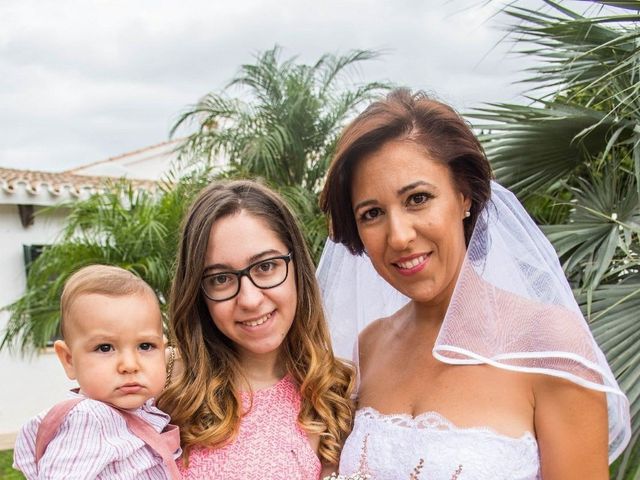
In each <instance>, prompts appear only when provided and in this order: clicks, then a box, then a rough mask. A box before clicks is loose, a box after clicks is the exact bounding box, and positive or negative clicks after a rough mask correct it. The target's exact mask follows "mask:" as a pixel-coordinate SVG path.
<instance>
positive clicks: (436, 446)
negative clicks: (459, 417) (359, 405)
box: [340, 407, 540, 480]
mask: <svg viewBox="0 0 640 480" xmlns="http://www.w3.org/2000/svg"><path fill="white" fill-rule="evenodd" d="M356 472H360V473H365V474H369V475H370V478H371V480H404V479H406V480H465V479H473V480H500V479H505V480H506V479H509V480H539V479H540V473H539V472H540V461H539V455H538V444H537V443H536V439H535V438H534V436H533V435H532V434H531V433H529V432H527V433H525V434H523V435H522V436H521V437H519V438H514V437H509V436H506V435H502V434H499V433H496V432H495V431H493V430H491V429H489V428H482V427H480V428H458V427H456V426H455V425H453V424H452V423H451V422H450V421H448V420H447V419H446V418H444V417H443V416H442V415H440V414H438V413H436V412H426V413H423V414H421V415H419V416H417V417H415V418H414V417H411V416H410V415H402V414H399V415H385V414H381V413H379V412H378V411H376V410H374V409H373V408H370V407H367V408H363V409H361V410H358V412H357V413H356V418H355V424H354V428H353V431H352V432H351V435H350V436H349V438H348V439H347V441H346V443H345V446H344V449H343V450H342V456H341V459H340V474H341V475H353V474H354V473H356Z"/></svg>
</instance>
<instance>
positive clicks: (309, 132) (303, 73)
mask: <svg viewBox="0 0 640 480" xmlns="http://www.w3.org/2000/svg"><path fill="white" fill-rule="evenodd" d="M281 53H282V51H281V49H280V48H279V47H277V46H276V47H274V48H272V49H270V50H267V51H265V52H263V53H260V54H258V55H257V57H256V61H255V63H253V64H247V65H242V67H241V68H240V71H239V73H238V74H237V75H236V76H235V78H233V79H232V80H231V82H230V83H229V84H228V85H227V87H226V88H225V90H224V91H223V92H221V93H209V94H207V95H205V96H204V97H203V98H202V99H201V100H200V101H199V102H198V103H197V104H196V105H194V106H193V107H192V108H190V109H189V110H188V111H186V112H185V113H184V114H183V115H182V116H181V117H180V118H179V119H178V121H177V123H176V124H175V126H174V127H173V129H172V135H173V134H174V133H175V132H176V130H178V129H180V128H182V127H184V126H185V125H186V124H188V123H195V124H196V125H197V130H196V131H195V133H193V134H192V135H190V136H189V137H188V138H187V140H186V142H185V143H184V146H183V156H184V157H186V158H188V159H191V161H195V162H201V161H203V160H204V161H209V162H213V161H214V160H215V159H216V158H219V157H222V158H225V159H226V160H227V161H228V162H229V163H228V168H227V169H225V171H224V172H223V173H222V174H221V175H222V176H226V177H253V178H262V179H263V180H264V181H266V182H267V183H268V184H269V185H270V186H272V187H273V188H275V189H276V190H278V191H280V193H281V194H282V195H283V196H284V197H285V198H286V199H287V200H289V202H290V204H291V206H292V207H293V209H294V210H295V211H296V213H297V214H298V217H299V220H300V221H301V223H302V225H303V227H304V231H305V234H306V237H307V240H308V243H309V246H310V248H311V250H312V254H313V255H314V257H315V258H316V259H318V258H319V256H320V253H321V250H322V246H323V244H324V241H325V239H326V236H327V230H326V223H325V221H324V219H323V215H322V213H321V212H320V210H319V207H318V201H317V197H318V193H319V189H320V186H321V183H322V181H323V178H324V175H325V172H326V170H327V167H328V165H329V161H330V159H331V156H332V155H333V152H334V148H335V144H336V141H337V138H338V135H339V133H340V131H341V130H342V128H343V126H344V124H345V122H346V120H347V119H348V118H349V117H350V116H351V115H353V114H354V113H356V112H357V109H358V107H360V106H361V105H362V104H363V103H366V102H368V101H369V100H370V99H371V98H373V97H375V96H377V95H378V94H379V93H380V92H382V91H384V90H385V89H387V88H388V87H389V85H387V84H385V83H381V82H372V83H365V84H355V83H353V82H351V81H349V77H348V76H347V75H348V73H349V72H350V71H351V70H353V69H354V68H355V67H356V66H357V65H358V64H360V63H361V62H363V61H367V60H371V59H374V58H376V57H377V56H378V53H376V52H373V51H369V50H354V51H351V52H349V53H347V54H346V55H342V56H336V55H329V54H326V55H322V56H321V57H320V58H319V59H318V60H317V61H316V62H315V63H313V64H311V65H308V64H302V63H299V62H297V61H296V58H295V57H293V58H289V59H286V60H281V58H280V57H281ZM233 89H239V93H240V94H241V96H233V97H232V96H229V92H230V91H231V90H233Z"/></svg>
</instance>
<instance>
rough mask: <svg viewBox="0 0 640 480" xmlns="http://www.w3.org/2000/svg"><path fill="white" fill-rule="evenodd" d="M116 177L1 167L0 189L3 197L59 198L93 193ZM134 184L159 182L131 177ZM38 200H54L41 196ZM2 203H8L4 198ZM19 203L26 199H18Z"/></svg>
mask: <svg viewBox="0 0 640 480" xmlns="http://www.w3.org/2000/svg"><path fill="white" fill-rule="evenodd" d="M113 180H114V179H113V178H109V177H98V176H87V175H75V174H72V173H67V172H61V173H56V172H40V171H35V170H18V169H12V168H0V192H1V193H2V194H3V195H2V196H3V197H12V196H14V195H16V196H21V197H22V196H24V194H27V196H28V197H32V198H33V199H34V200H36V199H37V198H36V197H42V196H46V197H48V198H49V199H51V198H53V199H54V200H55V198H56V197H58V198H59V200H64V199H69V200H72V199H78V198H85V197H87V196H89V195H91V194H92V193H96V192H99V191H101V190H103V189H104V188H105V186H106V183H107V182H108V181H113ZM130 181H131V182H132V184H133V185H134V187H136V188H139V189H141V190H149V191H153V190H156V189H157V187H158V184H157V183H156V182H153V181H150V180H130ZM40 200H41V201H37V202H35V203H37V204H38V203H39V204H41V203H42V202H44V203H45V204H48V203H51V202H50V201H45V199H40ZM3 203H7V202H6V201H4V202H3ZM17 203H23V202H22V201H21V202H17Z"/></svg>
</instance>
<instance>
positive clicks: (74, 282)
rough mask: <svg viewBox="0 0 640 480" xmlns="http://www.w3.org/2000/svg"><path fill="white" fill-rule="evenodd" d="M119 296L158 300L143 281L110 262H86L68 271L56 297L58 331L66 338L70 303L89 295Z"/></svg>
mask: <svg viewBox="0 0 640 480" xmlns="http://www.w3.org/2000/svg"><path fill="white" fill-rule="evenodd" d="M92 293H94V294H98V295H108V296H113V297H121V296H125V295H141V294H145V293H148V294H151V295H152V296H153V298H154V299H155V301H156V302H157V301H158V299H157V297H156V294H155V292H154V291H153V289H152V288H151V287H150V286H149V284H148V283H147V282H145V281H144V280H142V279H141V278H140V277H138V276H137V275H135V274H134V273H131V272H129V271H128V270H125V269H124V268H120V267H114V266H112V265H89V266H86V267H83V268H81V269H80V270H78V271H77V272H75V273H74V274H72V275H71V276H70V277H69V278H68V279H67V281H66V282H65V284H64V288H63V289H62V296H61V297H60V334H61V335H62V338H63V339H65V340H66V339H67V335H68V326H67V327H66V328H65V324H66V323H67V321H68V317H69V312H70V310H71V307H72V305H73V303H74V302H75V301H76V300H77V299H78V297H80V296H82V295H89V294H92Z"/></svg>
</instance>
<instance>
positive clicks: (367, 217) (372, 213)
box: [360, 207, 382, 222]
mask: <svg viewBox="0 0 640 480" xmlns="http://www.w3.org/2000/svg"><path fill="white" fill-rule="evenodd" d="M380 215H382V210H381V209H379V208H377V207H376V208H370V209H369V210H365V211H364V212H362V213H361V214H360V220H361V221H363V222H367V221H371V220H375V219H376V218H378V217H379V216H380Z"/></svg>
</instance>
